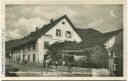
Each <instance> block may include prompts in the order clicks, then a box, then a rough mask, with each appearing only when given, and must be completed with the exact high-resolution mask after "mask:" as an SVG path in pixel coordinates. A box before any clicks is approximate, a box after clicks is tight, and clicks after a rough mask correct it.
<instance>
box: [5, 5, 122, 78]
mask: <svg viewBox="0 0 128 81" xmlns="http://www.w3.org/2000/svg"><path fill="white" fill-rule="evenodd" d="M123 29H124V28H123V4H77V5H76V4H70V5H69V4H61V5H60V4H59V5H58V4H6V5H5V77H123V76H124V75H123V74H124V72H123V71H124V69H123V68H124V67H123V59H124V54H123V53H124V52H123Z"/></svg>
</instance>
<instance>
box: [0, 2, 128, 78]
mask: <svg viewBox="0 0 128 81" xmlns="http://www.w3.org/2000/svg"><path fill="white" fill-rule="evenodd" d="M5 4H69V5H70V4H76V5H77V4H124V7H123V9H124V10H123V11H124V12H123V13H124V17H123V21H124V22H123V23H124V27H123V30H124V33H123V34H124V37H123V38H124V43H125V44H124V60H123V61H124V72H123V73H124V76H123V77H4V76H2V80H126V77H127V75H126V68H127V66H126V65H127V63H126V62H127V55H126V54H127V44H126V42H127V39H126V38H127V37H126V35H127V28H126V24H127V23H126V22H125V21H126V1H125V0H2V4H1V6H2V9H1V11H2V16H1V19H2V21H1V23H2V25H1V26H2V27H5ZM3 29H4V28H3ZM0 55H1V54H0ZM3 62H5V60H3Z"/></svg>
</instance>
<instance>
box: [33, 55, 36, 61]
mask: <svg viewBox="0 0 128 81" xmlns="http://www.w3.org/2000/svg"><path fill="white" fill-rule="evenodd" d="M35 58H36V57H35V54H33V62H35Z"/></svg>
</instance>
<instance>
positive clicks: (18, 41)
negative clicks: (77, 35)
mask: <svg viewBox="0 0 128 81" xmlns="http://www.w3.org/2000/svg"><path fill="white" fill-rule="evenodd" d="M64 18H65V19H66V20H67V21H68V22H69V24H70V25H71V27H72V28H73V29H74V30H75V31H76V29H75V26H74V25H73V24H72V22H71V21H70V19H69V18H68V17H67V16H66V15H64V16H62V17H60V18H58V19H56V20H54V21H53V22H51V23H49V24H47V25H44V26H43V27H42V28H41V29H38V30H37V31H35V32H32V33H31V34H30V35H28V36H27V37H24V38H22V39H16V40H10V41H7V42H6V50H8V49H12V48H16V47H18V46H21V45H24V44H26V43H29V42H32V41H36V40H38V39H39V38H40V37H41V36H43V35H44V34H45V33H46V32H48V31H49V30H50V29H51V28H53V27H54V26H55V25H56V24H57V23H58V22H60V21H61V20H62V19H64Z"/></svg>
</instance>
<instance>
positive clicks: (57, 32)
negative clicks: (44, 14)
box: [56, 29, 61, 37]
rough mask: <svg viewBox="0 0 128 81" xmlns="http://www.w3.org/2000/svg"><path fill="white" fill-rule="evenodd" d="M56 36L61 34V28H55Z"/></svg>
mask: <svg viewBox="0 0 128 81" xmlns="http://www.w3.org/2000/svg"><path fill="white" fill-rule="evenodd" d="M56 36H58V37H60V36H61V30H59V29H57V30H56Z"/></svg>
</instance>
